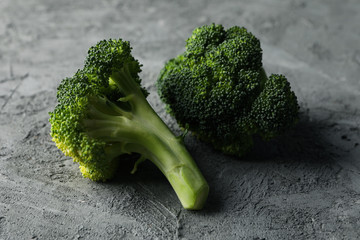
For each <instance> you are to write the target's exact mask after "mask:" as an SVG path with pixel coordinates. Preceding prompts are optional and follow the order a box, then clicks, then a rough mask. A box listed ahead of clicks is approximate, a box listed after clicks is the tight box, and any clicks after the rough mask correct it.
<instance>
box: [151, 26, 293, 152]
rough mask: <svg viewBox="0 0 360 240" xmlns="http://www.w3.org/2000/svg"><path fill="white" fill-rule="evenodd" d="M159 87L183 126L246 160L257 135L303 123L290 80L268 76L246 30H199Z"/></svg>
mask: <svg viewBox="0 0 360 240" xmlns="http://www.w3.org/2000/svg"><path fill="white" fill-rule="evenodd" d="M157 85H158V91H159V94H160V97H161V99H162V100H163V101H164V102H165V103H166V104H167V108H168V110H169V112H170V113H171V114H172V115H173V116H174V117H175V118H176V119H177V121H178V123H179V125H180V126H182V127H184V128H188V129H189V130H190V131H192V132H193V133H194V134H195V135H197V136H198V137H199V138H200V139H202V140H204V141H206V142H210V143H212V145H213V146H214V147H215V148H216V149H220V150H221V151H223V152H224V153H227V154H233V155H238V156H242V155H244V154H245V153H246V152H248V150H249V149H250V148H251V146H252V145H253V137H254V136H256V135H258V136H261V137H262V138H263V139H270V138H272V137H274V136H277V135H279V134H281V133H283V132H284V131H286V130H287V129H289V128H290V127H291V126H293V125H294V124H295V123H296V122H297V119H298V109H299V106H298V103H297V99H296V96H295V94H294V92H293V91H291V89H290V84H289V82H288V81H287V79H286V78H285V77H284V76H282V75H271V76H270V77H269V78H268V77H267V76H266V73H265V71H264V69H263V66H262V49H261V46H260V41H259V40H258V39H257V38H256V37H255V36H254V35H253V34H251V33H250V32H248V31H247V30H246V29H245V28H242V27H237V26H235V27H231V28H229V29H227V30H225V29H224V28H223V26H222V25H215V24H212V25H209V26H202V27H199V28H197V29H195V30H194V31H193V34H192V36H191V37H190V38H189V39H188V40H187V44H186V51H185V52H184V53H183V54H181V55H179V56H178V57H176V58H174V59H171V60H170V61H168V62H167V63H166V65H165V67H164V68H163V70H162V71H161V73H160V76H159V79H158V84H157Z"/></svg>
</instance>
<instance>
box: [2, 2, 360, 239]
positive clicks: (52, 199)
mask: <svg viewBox="0 0 360 240" xmlns="http://www.w3.org/2000/svg"><path fill="white" fill-rule="evenodd" d="M212 22H215V23H221V24H223V25H224V26H225V27H230V26H233V25H239V26H245V27H247V28H248V29H249V30H250V31H251V32H252V33H254V34H255V35H256V36H257V37H258V38H259V39H260V40H261V43H262V47H263V50H264V51H263V63H264V67H265V69H266V71H267V72H269V73H270V72H273V73H283V74H285V75H286V76H287V77H288V79H289V81H290V83H291V86H292V89H293V90H294V91H295V92H296V94H297V96H298V98H299V102H300V105H301V119H300V122H299V124H298V126H297V127H296V128H295V129H294V131H293V132H291V133H289V134H287V135H286V136H284V137H283V138H281V139H277V140H274V141H271V142H268V143H261V144H259V145H257V146H256V147H255V149H254V150H253V151H252V152H251V153H250V154H249V156H247V157H246V158H244V159H241V160H239V159H236V158H232V157H228V156H224V155H222V154H220V153H218V152H216V151H214V150H213V149H212V148H210V147H209V146H207V145H206V144H203V143H201V142H199V141H197V140H196V139H195V138H193V137H191V136H190V135H188V136H187V137H186V139H185V140H186V145H187V147H188V149H189V151H190V152H191V154H192V155H193V156H194V158H195V159H196V161H197V163H198V165H199V167H200V168H201V169H202V172H203V173H204V175H205V177H206V178H207V180H208V182H209V185H210V187H211V192H210V195H209V199H208V202H207V205H206V207H205V209H203V210H202V211H197V212H193V211H186V210H183V209H182V207H181V205H180V204H179V202H178V200H177V197H176V196H175V194H174V192H173V191H172V189H171V187H170V186H169V184H168V183H167V182H166V179H165V178H164V177H163V176H162V174H161V173H160V172H159V171H158V170H157V169H156V168H155V167H154V166H152V165H151V164H150V163H145V164H143V165H142V166H141V167H140V169H139V170H138V172H137V173H136V174H135V175H133V176H132V175H130V174H129V168H131V166H128V165H129V164H125V165H124V167H123V168H122V169H120V170H119V175H118V177H117V178H116V179H115V180H113V181H111V182H108V183H95V182H91V181H89V180H87V179H84V178H82V176H81V174H80V172H79V171H78V167H77V164H75V163H73V162H72V160H71V159H69V158H67V157H65V156H64V155H63V154H62V153H61V152H60V151H59V150H58V149H57V148H56V146H55V145H54V143H53V142H52V141H51V138H50V136H49V130H50V126H49V123H48V112H49V111H51V110H52V109H53V108H54V106H55V105H56V96H55V95H56V87H57V86H58V84H59V82H60V81H61V79H63V78H64V77H67V76H71V75H72V74H73V73H74V72H75V71H76V70H77V69H78V68H81V67H82V64H83V60H84V57H85V55H86V51H87V49H88V48H89V47H90V46H91V45H93V44H94V43H96V42H97V41H99V40H101V39H106V38H119V37H121V38H123V39H126V40H129V41H131V43H132V46H133V48H134V50H133V54H134V56H135V57H136V58H138V59H139V61H140V62H141V63H142V64H143V72H142V74H141V77H142V79H143V83H144V86H145V87H146V88H147V89H148V90H149V92H150V96H149V97H148V100H149V102H150V104H151V105H152V106H153V107H154V109H155V110H156V111H157V112H158V113H159V115H160V116H161V117H162V118H163V119H164V121H165V122H166V123H167V124H168V125H169V126H170V127H171V128H172V129H173V130H174V131H175V132H179V130H178V128H177V125H176V123H175V121H174V119H172V118H171V117H169V116H168V115H167V114H166V113H165V111H164V110H163V107H164V105H163V104H162V103H161V101H160V100H159V98H158V96H157V93H156V88H155V82H156V78H157V75H158V73H159V71H160V69H161V68H162V66H163V64H164V63H165V61H166V60H168V59H170V58H172V57H174V56H176V55H177V54H179V53H181V52H182V51H183V50H184V44H185V39H187V38H188V37H189V36H190V34H191V31H192V30H193V29H194V28H196V27H198V26H200V25H204V24H210V23H212ZM359 22H360V3H359V1H358V0H343V1H336V0H318V1H305V0H303V1H301V0H290V1H281V0H252V1H250V0H241V1H239V0H224V1H221V2H219V1H215V0H212V1H211V0H197V1H189V0H185V1H174V0H171V1H165V0H152V1H141V0H131V1H130V0H128V1H115V0H104V1H95V0H86V1H85V0H78V1H70V0H61V1H55V0H51V1H45V0H27V1H23V0H1V1H0V239H1V240H3V239H4V240H5V239H6V240H7V239H9V240H10V239H11V240H12V239H252V240H253V239H258V240H259V239H266V240H270V239H274V240H277V239H357V238H358V236H360V228H359V224H360V220H359V219H360V146H359V144H360V111H359V110H360V107H359V106H360V83H359V82H360V81H359V80H360V79H359V73H360V28H359Z"/></svg>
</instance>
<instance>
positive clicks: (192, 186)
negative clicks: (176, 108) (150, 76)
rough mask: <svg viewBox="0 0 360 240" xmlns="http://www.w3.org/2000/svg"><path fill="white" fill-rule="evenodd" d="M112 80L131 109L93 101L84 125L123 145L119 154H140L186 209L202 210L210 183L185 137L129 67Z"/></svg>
mask: <svg viewBox="0 0 360 240" xmlns="http://www.w3.org/2000/svg"><path fill="white" fill-rule="evenodd" d="M111 80H112V81H113V82H115V83H116V85H118V87H119V89H121V91H122V93H123V94H124V95H125V96H126V97H125V98H123V99H121V100H120V101H127V102H128V103H129V104H130V105H131V111H124V110H123V109H121V108H120V107H119V106H118V105H117V104H116V103H112V102H110V101H109V100H106V99H102V98H99V99H98V100H94V101H95V102H96V103H93V104H91V109H90V110H89V116H90V118H89V119H87V120H84V125H85V126H86V127H88V128H89V129H92V130H89V131H88V134H89V136H92V137H95V138H100V139H103V140H104V141H106V142H108V143H111V144H112V145H113V147H114V148H119V149H118V152H119V155H120V154H124V153H132V152H135V153H140V154H141V155H142V157H143V158H146V159H149V160H150V161H151V162H153V163H154V164H155V165H156V166H157V167H158V168H159V169H160V171H161V172H162V173H163V174H164V175H165V177H166V178H167V179H168V181H169V182H170V184H171V186H172V187H173V189H174V190H175V193H176V194H177V196H178V198H179V200H180V202H181V204H182V205H183V207H184V208H186V209H193V210H196V209H201V208H202V207H203V205H204V203H205V200H206V198H207V195H208V192H209V186H208V184H207V182H206V180H205V178H204V177H203V175H202V173H201V172H200V170H199V169H198V167H197V165H196V163H195V162H194V160H193V159H192V157H191V156H190V154H189V153H188V151H187V150H186V148H185V146H184V144H183V140H182V138H179V137H176V136H175V135H174V134H173V133H172V132H171V130H170V129H169V128H168V127H167V125H166V124H165V123H164V122H163V121H162V120H161V118H160V117H159V116H158V115H157V114H156V113H155V111H154V110H153V108H152V107H151V106H150V105H149V103H148V102H147V100H146V98H145V96H144V94H143V93H142V91H141V88H140V86H139V84H138V83H136V82H135V81H134V79H133V78H132V77H131V76H130V74H129V72H128V70H127V67H124V68H123V71H122V72H120V73H114V74H112V76H111ZM108 113H113V114H108ZM95 126H97V127H96V128H94V127H95ZM99 126H100V127H99ZM117 143H122V144H120V145H119V144H117ZM109 151H110V150H109ZM111 152H112V155H116V154H115V153H116V150H115V149H111Z"/></svg>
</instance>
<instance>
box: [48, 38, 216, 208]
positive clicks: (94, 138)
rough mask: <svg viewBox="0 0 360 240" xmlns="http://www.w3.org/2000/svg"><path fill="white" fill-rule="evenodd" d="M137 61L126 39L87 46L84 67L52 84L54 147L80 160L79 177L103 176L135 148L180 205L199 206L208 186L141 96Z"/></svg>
mask: <svg viewBox="0 0 360 240" xmlns="http://www.w3.org/2000/svg"><path fill="white" fill-rule="evenodd" d="M140 67H141V65H140V64H139V62H138V61H137V60H136V59H134V57H133V56H132V55H131V47H130V44H129V42H126V41H122V40H121V39H119V40H111V39H110V40H103V41H100V42H99V43H98V44H96V45H95V46H93V47H91V48H90V49H89V52H88V56H87V58H86V60H85V65H84V68H83V69H81V70H78V71H77V72H76V73H75V74H74V76H73V77H71V78H65V79H64V80H62V82H61V84H60V86H59V87H58V92H57V99H58V105H57V106H56V107H55V109H54V111H53V112H50V113H49V114H50V120H49V121H50V123H51V136H52V138H53V141H54V142H55V143H56V145H57V147H58V148H59V149H60V150H61V151H63V152H64V154H65V155H67V156H70V157H72V158H73V159H74V161H75V162H78V163H79V164H80V170H81V172H82V174H83V176H84V177H87V178H90V179H92V180H94V181H106V180H108V179H111V178H113V177H114V175H115V174H116V171H117V169H118V168H119V167H121V159H122V158H123V156H124V155H127V154H131V153H137V154H140V156H141V157H140V159H139V160H138V161H137V162H136V163H135V166H134V170H133V172H134V171H135V170H136V168H137V166H138V164H139V163H140V162H142V161H144V160H145V159H149V160H150V161H152V162H153V163H154V164H155V165H156V166H157V167H158V168H159V169H160V170H161V171H162V172H163V174H164V175H165V176H166V178H167V179H168V180H169V182H170V184H171V185H172V187H173V188H174V190H175V192H176V194H177V195H178V197H179V199H180V201H181V203H182V204H183V206H184V208H187V209H201V208H202V207H203V205H204V203H205V201H206V198H207V195H208V191H209V187H208V184H207V183H206V181H205V179H204V177H203V176H202V174H201V172H200V170H199V169H198V167H197V166H196V164H195V162H194V160H193V159H192V157H191V156H190V154H189V153H188V151H187V150H186V148H185V146H184V144H183V139H182V138H181V137H175V136H174V135H173V133H172V132H171V131H170V130H169V128H168V127H167V126H166V125H165V124H164V122H163V121H162V120H161V119H160V118H159V117H158V115H157V114H156V113H155V112H154V110H153V109H152V108H151V106H150V105H149V103H148V102H147V100H146V96H147V95H148V93H147V92H146V90H145V89H144V88H142V87H141V80H140V78H139V75H138V74H139V72H140V71H141V69H140Z"/></svg>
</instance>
